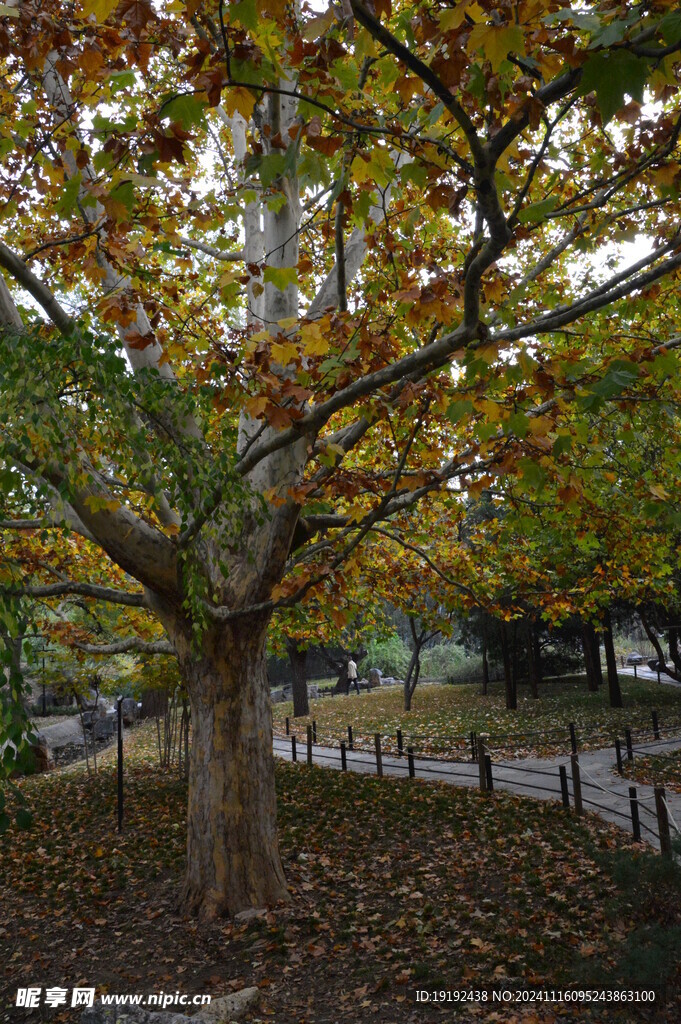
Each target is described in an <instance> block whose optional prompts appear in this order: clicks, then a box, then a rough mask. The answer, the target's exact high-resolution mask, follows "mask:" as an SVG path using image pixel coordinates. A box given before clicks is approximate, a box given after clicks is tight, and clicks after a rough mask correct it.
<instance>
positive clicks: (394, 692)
mask: <svg viewBox="0 0 681 1024" xmlns="http://www.w3.org/2000/svg"><path fill="white" fill-rule="evenodd" d="M620 681H621V686H622V694H623V698H624V704H625V706H624V708H621V709H617V708H611V707H610V706H609V703H608V693H607V686H604V687H601V689H600V690H599V691H598V692H597V693H589V691H588V690H587V688H586V683H585V682H583V681H582V682H572V683H567V684H565V683H547V684H544V685H543V686H542V687H541V688H540V697H539V699H538V700H532V699H531V697H529V695H528V691H527V688H526V687H522V688H520V689H519V693H518V709H517V711H508V710H507V709H506V707H505V706H504V704H505V699H504V692H503V686H501V685H500V684H492V686H491V687H490V692H489V694H488V695H487V696H484V697H483V696H482V695H481V693H480V688H479V687H478V686H473V685H463V686H461V685H460V686H449V685H427V686H419V687H417V689H416V692H415V694H414V699H413V706H412V710H411V711H410V712H405V711H404V706H403V694H402V688H401V687H384V688H381V689H376V690H372V691H370V692H368V693H366V692H363V693H361V694H360V696H357V694H356V693H354V692H353V693H351V694H349V695H348V696H347V697H345V696H338V697H324V698H320V699H319V700H312V701H310V716H309V717H308V718H296V719H293V717H292V716H293V706H292V704H291V703H290V702H288V703H285V704H275V705H274V706H273V709H272V711H273V716H274V727H275V731H276V732H278V733H281V734H283V733H284V727H285V719H286V717H287V716H289V718H290V722H291V730H292V731H295V732H296V733H297V735H298V736H299V737H300V736H305V730H306V727H307V725H308V723H311V722H312V720H313V719H314V720H315V721H316V723H317V737H318V741H319V742H320V743H324V742H327V743H333V744H335V745H337V744H338V743H339V742H340V740H342V739H345V738H346V737H347V726H348V725H351V726H352V727H353V734H354V737H355V739H356V740H357V743H358V745H363V746H365V747H368V748H370V749H373V734H374V733H376V732H378V733H380V734H381V736H382V744H383V748H384V750H386V751H391V752H394V751H396V749H397V744H396V730H397V729H398V728H401V729H402V732H403V735H404V745H405V747H406V746H407V745H408V744H409V743H411V744H412V745H413V747H414V750H415V751H416V752H422V753H424V754H444V755H447V754H450V755H453V756H462V755H463V756H464V757H467V756H468V753H469V746H468V740H467V737H468V734H469V733H470V731H471V730H474V731H476V732H487V733H489V734H490V745H491V746H492V747H493V748H495V749H502V750H504V752H505V753H506V754H516V755H517V756H552V755H554V754H559V753H565V752H568V751H569V750H570V734H569V728H568V726H569V723H570V722H574V723H575V727H576V731H577V736H578V742H579V747H580V749H581V750H590V749H595V748H597V747H601V746H605V745H607V744H608V743H609V742H610V740H611V739H612V740H613V741H614V738H615V737H616V736H623V734H624V728H625V727H628V728H631V729H632V730H638V729H645V730H647V731H649V732H650V737H651V738H652V722H651V711H652V709H656V710H657V711H658V714H659V724H660V726H661V728H665V727H666V726H668V725H678V726H679V730H680V731H681V690H679V689H676V688H674V687H671V686H664V685H660V684H658V683H657V682H654V681H652V680H641V679H639V680H635V679H633V678H632V677H626V676H622V677H620ZM536 733H538V735H534V734H536ZM509 734H512V735H509ZM410 737H411V738H410Z"/></svg>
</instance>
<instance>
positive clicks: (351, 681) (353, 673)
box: [348, 655, 359, 697]
mask: <svg viewBox="0 0 681 1024" xmlns="http://www.w3.org/2000/svg"><path fill="white" fill-rule="evenodd" d="M353 685H354V687H355V689H356V690H357V696H358V697H359V685H358V683H357V665H356V664H355V662H354V661H353V659H352V655H351V656H350V660H349V661H348V693H349V692H350V687H351V686H353Z"/></svg>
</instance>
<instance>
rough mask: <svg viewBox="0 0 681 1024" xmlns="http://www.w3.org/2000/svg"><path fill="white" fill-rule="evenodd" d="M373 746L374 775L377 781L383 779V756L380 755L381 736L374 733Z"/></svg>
mask: <svg viewBox="0 0 681 1024" xmlns="http://www.w3.org/2000/svg"><path fill="white" fill-rule="evenodd" d="M374 745H375V747H376V774H377V775H378V777H379V779H382V778H383V755H382V754H381V734H380V733H379V732H376V733H374Z"/></svg>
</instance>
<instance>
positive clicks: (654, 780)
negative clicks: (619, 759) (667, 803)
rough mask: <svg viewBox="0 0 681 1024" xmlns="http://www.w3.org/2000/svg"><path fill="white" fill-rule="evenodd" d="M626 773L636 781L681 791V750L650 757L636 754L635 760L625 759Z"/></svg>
mask: <svg viewBox="0 0 681 1024" xmlns="http://www.w3.org/2000/svg"><path fill="white" fill-rule="evenodd" d="M624 774H625V775H626V776H627V778H629V779H632V780H633V781H634V782H640V783H642V784H643V785H647V786H665V787H666V788H667V789H670V790H671V791H672V792H674V793H681V750H672V751H669V753H664V754H655V755H654V756H649V757H647V756H646V757H642V756H641V755H640V754H636V755H635V758H634V760H633V761H626V760H625V761H624Z"/></svg>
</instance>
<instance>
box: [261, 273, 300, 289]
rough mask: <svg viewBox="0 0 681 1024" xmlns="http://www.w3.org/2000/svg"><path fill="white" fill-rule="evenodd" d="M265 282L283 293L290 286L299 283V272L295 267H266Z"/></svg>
mask: <svg viewBox="0 0 681 1024" xmlns="http://www.w3.org/2000/svg"><path fill="white" fill-rule="evenodd" d="M263 280H264V281H265V283H266V284H273V285H274V287H275V288H278V289H279V291H281V292H283V291H285V290H286V288H288V286H289V285H290V284H297V283H298V271H297V270H296V268H295V267H265V271H264V274H263Z"/></svg>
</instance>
